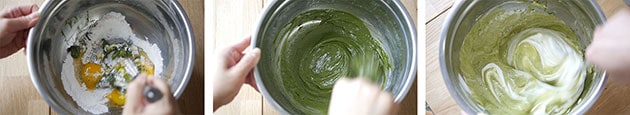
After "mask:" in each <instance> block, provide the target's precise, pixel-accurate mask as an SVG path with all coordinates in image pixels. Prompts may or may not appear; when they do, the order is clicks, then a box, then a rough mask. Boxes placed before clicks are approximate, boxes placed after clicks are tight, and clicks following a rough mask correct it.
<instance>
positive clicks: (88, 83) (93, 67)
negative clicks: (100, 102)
mask: <svg viewBox="0 0 630 115" xmlns="http://www.w3.org/2000/svg"><path fill="white" fill-rule="evenodd" d="M102 77H103V70H102V69H101V65H98V64H95V63H87V64H85V65H83V67H82V68H81V78H82V79H83V83H85V87H87V89H88V90H94V89H95V88H96V84H98V81H99V80H101V78H102Z"/></svg>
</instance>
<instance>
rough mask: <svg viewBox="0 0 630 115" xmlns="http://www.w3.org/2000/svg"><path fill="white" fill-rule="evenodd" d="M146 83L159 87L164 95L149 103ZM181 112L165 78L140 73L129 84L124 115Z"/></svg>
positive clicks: (155, 114) (165, 114) (154, 114)
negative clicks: (146, 94) (145, 89)
mask: <svg viewBox="0 0 630 115" xmlns="http://www.w3.org/2000/svg"><path fill="white" fill-rule="evenodd" d="M146 85H148V86H153V87H155V88H157V89H158V90H160V92H162V95H163V96H164V97H162V98H161V99H160V100H157V101H155V102H153V103H149V101H148V100H147V99H146V98H145V97H144V92H143V91H144V87H145V86H146ZM179 113H180V112H179V109H177V106H176V105H175V99H174V98H173V95H171V91H170V88H169V87H168V84H167V83H166V82H165V81H164V80H162V79H158V78H155V77H153V76H148V77H147V76H146V75H145V74H140V75H138V76H137V77H136V79H135V80H133V81H132V82H131V83H130V84H129V89H128V90H127V99H126V103H125V106H124V108H123V115H174V114H179Z"/></svg>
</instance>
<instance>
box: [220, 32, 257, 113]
mask: <svg viewBox="0 0 630 115" xmlns="http://www.w3.org/2000/svg"><path fill="white" fill-rule="evenodd" d="M250 41H251V36H250V37H247V38H245V39H243V40H242V41H241V42H238V43H236V44H234V45H231V46H229V47H227V48H224V49H222V50H220V51H218V52H217V53H218V54H215V56H217V57H216V59H213V61H216V62H215V63H214V64H215V66H216V69H214V70H215V72H211V73H214V74H215V75H214V77H213V90H214V91H213V101H214V102H213V111H214V110H217V109H218V108H219V107H221V106H223V105H225V104H228V103H230V102H232V100H234V97H235V96H236V94H238V91H239V90H240V89H241V86H242V85H243V84H244V83H247V84H250V86H252V87H254V89H256V90H258V88H257V87H256V83H255V82H254V77H253V75H252V71H253V69H254V67H255V66H256V64H257V63H258V60H259V59H260V49H258V48H254V49H252V50H251V51H249V52H248V53H246V54H243V53H241V52H243V51H244V50H245V48H247V47H248V46H249V44H250Z"/></svg>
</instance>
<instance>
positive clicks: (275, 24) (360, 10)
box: [251, 0, 417, 114]
mask: <svg viewBox="0 0 630 115" xmlns="http://www.w3.org/2000/svg"><path fill="white" fill-rule="evenodd" d="M312 9H337V10H341V11H345V12H348V13H351V14H353V15H355V16H358V17H359V18H360V19H361V20H363V21H364V22H366V23H368V24H366V26H368V28H370V33H372V36H375V37H376V38H381V41H382V42H383V45H384V46H383V48H384V50H385V52H387V53H388V54H389V57H390V63H391V64H392V66H393V68H392V71H391V72H390V73H388V74H387V75H388V78H390V79H389V84H386V86H385V90H387V91H389V92H392V94H393V96H394V99H395V101H396V102H400V101H402V100H403V98H404V97H405V95H406V94H407V91H408V90H409V88H410V87H411V85H412V83H413V80H414V79H415V75H416V60H417V54H416V52H417V50H416V40H417V37H416V30H415V25H414V24H413V20H412V18H411V17H410V16H409V14H408V13H407V11H406V9H405V8H404V6H403V4H402V3H400V1H398V0H275V1H273V2H271V4H269V6H268V7H266V8H265V11H264V13H263V15H262V17H261V18H260V21H259V23H258V27H257V28H256V30H255V33H254V35H253V39H252V43H251V44H252V45H251V46H252V47H258V48H261V51H262V55H261V59H260V62H259V63H258V65H257V66H256V68H255V71H254V76H255V79H256V83H257V86H258V89H259V90H260V92H261V93H262V94H263V96H264V97H265V99H266V100H267V101H269V103H270V104H271V105H272V106H274V107H275V108H276V109H277V110H279V111H281V112H282V113H285V114H286V113H292V114H304V113H303V111H300V110H299V109H297V108H298V107H300V106H301V105H292V103H291V102H290V99H289V96H288V94H287V93H286V91H285V90H284V89H285V88H284V86H283V85H282V80H281V77H280V73H279V72H278V71H277V70H278V68H274V67H272V66H271V65H272V64H273V62H272V61H271V60H272V59H273V58H277V57H273V56H272V55H269V54H275V53H276V50H273V48H272V46H273V40H274V39H275V38H276V37H277V34H278V32H279V31H280V29H282V27H284V26H283V25H285V24H287V23H288V22H290V21H291V19H293V17H295V16H296V15H298V14H300V13H303V12H305V11H309V10H312ZM322 101H329V100H322Z"/></svg>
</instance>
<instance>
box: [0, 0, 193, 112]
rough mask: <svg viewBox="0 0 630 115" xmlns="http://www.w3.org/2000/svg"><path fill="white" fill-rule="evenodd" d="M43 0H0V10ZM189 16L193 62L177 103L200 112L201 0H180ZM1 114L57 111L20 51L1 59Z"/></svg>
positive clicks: (183, 109)
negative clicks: (41, 92) (40, 89)
mask: <svg viewBox="0 0 630 115" xmlns="http://www.w3.org/2000/svg"><path fill="white" fill-rule="evenodd" d="M44 1H45V0H1V1H0V9H5V8H11V7H14V6H19V5H29V4H37V5H40V6H41V4H42V3H43V2H44ZM179 1H180V4H181V5H182V6H183V7H184V10H185V11H186V13H187V14H188V16H189V19H190V22H191V24H192V27H193V32H194V33H195V51H196V53H195V65H194V69H193V73H192V76H191V78H190V82H189V83H188V86H187V87H186V90H185V91H184V93H183V94H182V96H181V97H180V98H179V99H178V101H177V102H178V106H179V108H180V110H181V111H182V112H183V113H185V114H202V113H203V81H204V77H203V74H204V72H203V69H204V66H203V57H204V48H203V45H204V44H203V43H204V33H203V32H204V31H203V30H204V27H203V25H204V24H203V23H204V20H203V19H204V13H203V12H204V11H203V4H204V3H203V2H204V1H203V0H179ZM0 92H1V93H0V113H2V114H7V115H26V114H29V115H30V114H35V115H43V114H56V113H55V111H54V110H53V109H51V108H50V107H49V106H48V104H46V102H45V101H44V100H43V99H42V97H41V96H40V95H39V93H38V92H37V90H36V89H35V87H34V85H33V83H32V82H31V78H30V74H29V72H28V65H27V63H26V56H25V55H24V53H22V51H20V53H16V54H13V55H12V56H10V57H7V58H4V59H0Z"/></svg>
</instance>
